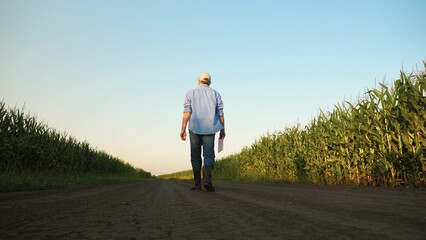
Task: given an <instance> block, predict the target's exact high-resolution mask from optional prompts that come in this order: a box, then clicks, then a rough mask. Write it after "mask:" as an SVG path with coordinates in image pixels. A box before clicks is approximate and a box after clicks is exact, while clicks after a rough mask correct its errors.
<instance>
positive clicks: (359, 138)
mask: <svg viewBox="0 0 426 240" xmlns="http://www.w3.org/2000/svg"><path fill="white" fill-rule="evenodd" d="M191 174H192V173H191V171H186V172H180V173H175V174H170V175H164V176H161V177H164V178H171V177H174V178H187V179H188V178H191ZM425 177H426V80H425V75H424V74H419V75H414V74H406V73H404V72H401V74H400V79H398V80H396V81H395V82H394V83H393V85H392V86H390V87H389V86H386V85H384V84H380V87H379V88H376V89H372V90H369V91H367V93H366V95H365V97H364V98H363V99H359V100H358V102H356V103H351V102H343V103H340V104H337V105H336V106H335V108H334V109H333V110H332V111H330V112H324V111H321V113H320V114H319V115H318V116H317V117H315V118H314V119H313V121H312V122H311V123H310V124H308V125H307V126H305V127H303V128H302V127H301V126H300V125H298V126H294V127H291V128H287V129H285V130H283V131H281V132H276V133H273V134H267V135H266V136H262V137H261V138H260V139H258V140H256V141H255V142H254V143H253V144H252V145H251V146H249V147H246V148H244V149H242V151H241V152H240V153H238V154H234V155H231V156H228V157H225V158H223V159H220V160H218V161H217V162H216V166H215V170H214V178H215V179H226V180H237V181H238V180H241V181H271V182H303V183H314V184H351V185H368V186H377V185H380V186H384V185H391V186H396V185H415V186H421V185H423V186H424V185H425V183H426V180H425Z"/></svg>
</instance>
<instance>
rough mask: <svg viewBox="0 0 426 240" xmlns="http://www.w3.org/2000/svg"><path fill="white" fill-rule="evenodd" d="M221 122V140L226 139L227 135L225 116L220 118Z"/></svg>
mask: <svg viewBox="0 0 426 240" xmlns="http://www.w3.org/2000/svg"><path fill="white" fill-rule="evenodd" d="M219 121H220V122H221V123H222V125H223V128H222V130H220V134H219V137H220V138H221V139H224V138H225V136H226V134H225V116H223V115H221V116H219Z"/></svg>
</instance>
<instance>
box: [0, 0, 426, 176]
mask: <svg viewBox="0 0 426 240" xmlns="http://www.w3.org/2000/svg"><path fill="white" fill-rule="evenodd" d="M425 12H426V1H424V0H417V1H416V0H374V1H370V0H356V1H355V0H354V1H349V0H347V1H340V0H339V1H333V0H324V1H321V0H318V1H278V0H277V1H196V0H192V1H185V0H184V1H156V0H152V1H104V0H102V1H94V0H91V1H86V0H73V1H56V0H51V1H44V0H38V1H32V0H28V1H22V0H1V1H0V99H3V100H4V101H5V102H6V104H7V105H9V106H11V107H13V106H15V105H17V106H19V107H21V106H23V105H24V104H25V108H26V110H27V111H30V112H31V114H33V115H36V116H37V118H38V120H40V121H45V122H47V123H48V124H49V126H51V127H53V128H55V129H57V130H59V131H66V132H67V133H69V134H70V135H72V136H74V137H76V138H77V139H78V140H81V141H83V140H86V141H87V142H89V143H90V144H91V145H92V146H93V147H95V148H97V149H100V150H105V151H107V152H108V153H110V154H111V155H114V156H117V157H119V158H120V159H123V160H124V161H125V162H129V163H130V164H132V165H134V166H135V167H140V168H143V169H145V170H147V171H150V172H151V173H153V174H155V175H158V174H163V173H170V172H176V171H181V170H187V169H190V168H191V165H190V161H189V141H186V142H182V141H181V140H180V138H179V132H180V125H181V117H182V110H183V99H184V95H185V93H186V91H187V90H189V89H191V88H195V87H196V86H197V76H198V74H199V73H200V72H202V71H208V72H209V73H210V74H211V75H212V85H211V87H212V88H214V89H216V90H218V91H219V92H220V93H221V95H222V98H223V100H224V103H225V109H224V111H225V118H226V129H227V138H226V140H225V150H224V152H222V153H220V154H217V157H218V158H221V157H224V156H227V155H229V154H232V153H238V152H239V151H240V150H241V149H242V148H243V147H245V146H249V145H250V144H251V143H253V142H254V141H255V140H256V139H258V138H259V137H261V136H262V135H264V134H266V133H267V132H268V131H269V132H273V131H279V130H282V129H283V128H284V127H285V126H293V125H294V124H295V123H297V122H301V123H302V125H305V124H307V123H309V121H310V120H312V119H313V117H315V116H316V115H317V113H318V111H319V109H324V110H331V109H332V108H333V106H334V104H336V103H340V102H342V101H343V100H351V99H352V100H354V99H356V98H357V96H358V95H362V94H363V93H364V92H365V89H366V88H372V87H374V86H375V82H382V81H383V79H384V78H386V81H387V82H392V81H393V80H395V79H396V78H397V77H398V74H399V71H400V70H401V69H402V67H404V69H405V70H406V71H408V72H411V71H412V70H416V67H418V68H419V70H420V69H423V65H422V61H423V60H425V59H426V28H425V23H426V14H425Z"/></svg>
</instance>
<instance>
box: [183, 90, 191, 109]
mask: <svg viewBox="0 0 426 240" xmlns="http://www.w3.org/2000/svg"><path fill="white" fill-rule="evenodd" d="M183 112H189V113H192V106H191V98H190V96H189V93H187V94H186V95H185V101H184V103H183Z"/></svg>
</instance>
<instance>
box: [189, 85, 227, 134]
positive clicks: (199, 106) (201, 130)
mask: <svg viewBox="0 0 426 240" xmlns="http://www.w3.org/2000/svg"><path fill="white" fill-rule="evenodd" d="M183 106H184V110H183V112H189V113H191V118H190V119H189V126H188V129H189V130H190V131H191V132H193V133H196V134H200V135H208V134H214V133H216V132H219V131H220V130H222V129H223V124H222V123H221V122H220V121H219V116H223V102H222V98H221V96H220V94H219V93H218V92H217V91H216V90H214V89H212V88H210V87H209V86H208V85H207V84H200V85H199V86H198V88H194V89H191V90H189V91H188V92H187V93H186V96H185V102H184V105H183Z"/></svg>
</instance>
